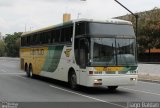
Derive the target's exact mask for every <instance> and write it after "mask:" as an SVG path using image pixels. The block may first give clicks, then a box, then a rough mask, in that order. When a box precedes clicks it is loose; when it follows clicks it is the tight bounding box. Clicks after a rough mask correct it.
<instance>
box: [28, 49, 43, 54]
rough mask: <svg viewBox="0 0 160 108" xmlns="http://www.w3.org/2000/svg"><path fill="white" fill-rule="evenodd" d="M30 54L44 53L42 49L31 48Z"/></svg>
mask: <svg viewBox="0 0 160 108" xmlns="http://www.w3.org/2000/svg"><path fill="white" fill-rule="evenodd" d="M31 55H44V49H31Z"/></svg>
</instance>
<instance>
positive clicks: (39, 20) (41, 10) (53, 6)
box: [0, 0, 160, 35]
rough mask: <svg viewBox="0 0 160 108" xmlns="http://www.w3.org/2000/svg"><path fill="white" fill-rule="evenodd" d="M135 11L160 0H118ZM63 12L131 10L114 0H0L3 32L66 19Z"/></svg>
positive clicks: (106, 15) (109, 14)
mask: <svg viewBox="0 0 160 108" xmlns="http://www.w3.org/2000/svg"><path fill="white" fill-rule="evenodd" d="M118 1H119V2H121V3H122V4H123V5H125V6H126V7H127V8H129V9H130V10H131V11H132V12H134V13H135V12H142V11H147V10H151V9H153V8H154V7H158V8H160V0H118ZM63 13H70V14H71V19H77V18H89V19H99V20H106V19H110V18H113V17H117V16H122V15H126V14H129V12H128V11H126V10H125V9H124V8H122V7H121V6H120V5H119V4H118V3H116V2H115V1H114V0H86V1H81V0H0V32H1V33H2V34H3V35H5V34H8V33H9V34H12V33H14V32H24V31H25V30H26V31H30V30H35V29H39V28H43V27H46V26H50V25H56V24H59V23H62V16H63Z"/></svg>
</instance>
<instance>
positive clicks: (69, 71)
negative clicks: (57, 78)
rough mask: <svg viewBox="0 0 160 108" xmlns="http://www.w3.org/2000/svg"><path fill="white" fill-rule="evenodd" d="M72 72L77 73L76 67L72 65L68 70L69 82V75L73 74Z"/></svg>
mask: <svg viewBox="0 0 160 108" xmlns="http://www.w3.org/2000/svg"><path fill="white" fill-rule="evenodd" d="M72 73H75V74H76V72H75V70H74V68H73V67H70V68H69V70H68V82H69V79H70V78H69V77H70V76H71V74H72Z"/></svg>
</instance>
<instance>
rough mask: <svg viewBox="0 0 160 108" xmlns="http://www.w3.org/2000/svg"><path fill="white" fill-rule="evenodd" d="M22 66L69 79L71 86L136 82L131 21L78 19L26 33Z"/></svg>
mask: <svg viewBox="0 0 160 108" xmlns="http://www.w3.org/2000/svg"><path fill="white" fill-rule="evenodd" d="M20 58H21V69H22V70H24V71H26V74H27V76H28V77H32V76H33V75H39V76H44V77H49V78H53V79H57V80H61V81H65V82H68V83H69V85H70V87H71V88H72V89H76V88H77V85H83V86H87V87H102V86H108V88H109V89H110V90H115V89H116V88H117V87H118V86H122V85H135V84H136V83H137V68H138V67H137V60H136V37H135V33H134V30H133V26H132V24H131V22H128V21H123V20H116V19H111V20H105V21H95V20H89V19H78V20H73V21H69V22H67V23H62V24H59V25H56V26H50V27H47V28H44V29H39V30H35V31H32V32H26V33H23V34H22V36H21V49H20Z"/></svg>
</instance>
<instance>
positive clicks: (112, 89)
mask: <svg viewBox="0 0 160 108" xmlns="http://www.w3.org/2000/svg"><path fill="white" fill-rule="evenodd" d="M117 88H118V86H108V90H109V91H115V90H116V89H117Z"/></svg>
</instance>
